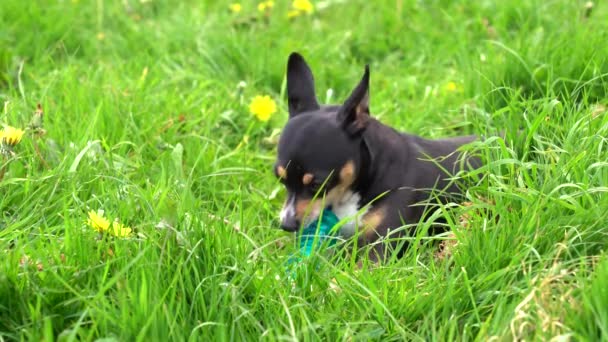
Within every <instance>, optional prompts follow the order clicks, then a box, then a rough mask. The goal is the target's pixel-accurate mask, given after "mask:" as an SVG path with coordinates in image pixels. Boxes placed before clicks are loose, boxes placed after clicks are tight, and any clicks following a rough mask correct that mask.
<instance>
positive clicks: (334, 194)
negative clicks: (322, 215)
mask: <svg viewBox="0 0 608 342" xmlns="http://www.w3.org/2000/svg"><path fill="white" fill-rule="evenodd" d="M339 176H340V181H339V182H338V184H337V185H336V186H334V187H333V188H332V189H331V190H329V191H328V192H327V193H326V194H325V196H324V197H323V196H319V197H317V199H315V201H314V203H313V207H312V210H311V211H310V212H311V213H314V212H317V211H319V210H320V208H323V207H324V206H328V205H335V204H337V203H338V202H339V201H340V200H341V199H342V198H343V197H344V194H345V193H346V192H347V191H348V190H349V189H350V186H351V185H353V183H354V182H355V163H354V162H353V161H352V160H351V161H348V162H346V164H344V166H343V167H342V169H340V172H339Z"/></svg>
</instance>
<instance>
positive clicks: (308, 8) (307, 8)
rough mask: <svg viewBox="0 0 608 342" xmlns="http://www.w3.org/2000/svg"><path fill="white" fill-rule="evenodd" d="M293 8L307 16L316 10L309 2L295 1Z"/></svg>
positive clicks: (304, 0) (303, 0) (306, 0)
mask: <svg viewBox="0 0 608 342" xmlns="http://www.w3.org/2000/svg"><path fill="white" fill-rule="evenodd" d="M291 6H292V7H293V8H295V9H296V10H298V11H302V12H305V13H307V14H311V13H312V12H313V11H314V10H315V6H314V5H313V4H312V2H310V1H309V0H293V3H292V4H291Z"/></svg>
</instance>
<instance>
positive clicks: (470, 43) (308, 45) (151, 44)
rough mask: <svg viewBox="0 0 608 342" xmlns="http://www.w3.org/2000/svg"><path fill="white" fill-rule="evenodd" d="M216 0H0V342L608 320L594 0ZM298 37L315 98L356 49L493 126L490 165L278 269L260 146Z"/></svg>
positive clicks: (378, 334) (421, 118)
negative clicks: (415, 211)
mask: <svg viewBox="0 0 608 342" xmlns="http://www.w3.org/2000/svg"><path fill="white" fill-rule="evenodd" d="M229 5H230V2H224V1H210V0H208V1H193V0H186V1H160V0H138V1H136V0H124V1H102V0H97V1H85V0H53V1H41V0H32V1H23V0H2V1H1V2H0V101H1V102H0V105H2V106H1V107H0V126H6V125H9V126H12V127H15V128H18V129H23V130H25V134H24V135H23V137H22V139H21V141H20V142H18V141H17V140H18V139H17V137H16V135H15V134H16V133H15V134H13V133H11V136H10V137H5V138H4V143H3V145H2V149H1V150H2V151H1V152H2V154H1V156H0V341H11V340H27V341H30V340H31V341H41V340H44V341H72V340H79V341H89V340H104V341H140V340H141V341H167V340H192V341H200V340H237V341H240V340H258V339H262V340H271V341H274V340H327V341H333V340H348V341H350V340H475V339H477V340H513V339H518V340H521V339H523V340H535V339H538V340H549V339H551V338H558V337H559V338H562V339H565V340H568V339H572V340H582V341H585V340H598V339H601V338H606V336H608V258H606V253H605V249H606V247H607V246H608V224H607V222H608V194H607V192H608V139H607V137H608V110H607V105H608V96H607V94H608V60H607V58H608V57H607V56H608V44H606V42H607V41H608V21H607V20H606V18H607V17H608V6H606V3H603V2H600V1H596V2H595V4H593V3H587V2H585V1H570V0H561V1H558V0H550V1H537V0H532V1H523V0H522V1H517V0H505V1H489V0H484V1H440V0H436V1H402V0H394V1H391V0H383V1H365V0H353V1H339V0H326V1H312V5H313V6H314V9H313V11H312V13H306V12H304V11H300V12H297V13H296V12H293V7H292V2H291V1H275V2H274V5H273V6H270V4H269V3H268V2H262V3H261V5H260V3H259V2H257V1H243V2H242V3H240V5H241V6H240V8H239V7H235V6H229ZM239 9H240V10H239ZM260 9H261V10H260ZM237 10H238V11H237ZM288 14H289V15H288ZM292 51H299V52H300V53H302V54H303V55H304V56H305V57H306V58H307V60H308V62H309V63H310V65H311V67H312V69H313V71H314V73H315V77H316V81H317V91H318V93H319V97H320V100H321V101H322V102H338V103H339V102H341V101H343V100H344V99H345V97H346V96H347V95H348V94H349V93H350V91H351V90H352V88H353V87H354V86H355V85H356V82H357V81H358V80H359V79H360V77H361V75H362V73H363V70H364V65H365V64H370V68H371V87H370V89H371V104H370V109H371V112H372V114H373V115H374V116H375V117H376V118H378V119H379V120H381V121H382V122H384V123H386V124H390V125H392V126H394V127H396V128H398V129H401V130H404V131H408V132H411V133H414V134H418V135H422V136H425V137H430V138H438V137H446V136H454V135H459V134H470V133H475V134H480V135H485V136H492V135H494V134H496V133H497V132H499V131H503V130H504V131H505V132H506V138H505V139H504V140H503V139H496V138H490V139H488V140H487V141H485V142H483V143H478V144H473V145H472V146H470V147H469V148H470V149H471V153H478V154H479V155H481V156H482V157H483V159H484V160H485V162H486V164H485V167H484V168H482V169H481V170H480V171H479V172H472V173H469V174H462V175H460V176H461V178H462V180H461V181H462V182H463V184H467V186H466V188H467V192H466V196H467V200H466V202H464V203H453V204H452V205H451V206H449V208H448V207H443V208H438V209H437V211H435V212H434V213H433V215H432V216H431V217H430V218H429V219H428V220H427V221H425V222H422V223H421V227H428V226H429V224H430V223H431V221H432V220H433V219H435V218H437V217H438V216H442V217H444V218H446V219H447V221H448V223H449V225H450V227H451V228H452V231H453V234H443V235H440V236H437V237H434V238H430V237H428V236H427V235H425V234H424V229H423V230H421V232H420V233H419V234H417V235H416V236H413V237H410V238H408V242H410V243H411V246H412V248H410V249H408V251H407V252H406V253H405V255H404V256H403V258H401V259H393V260H391V261H390V262H388V263H386V264H383V265H379V266H376V267H367V266H366V267H364V268H362V269H360V268H359V267H357V260H356V259H355V257H354V256H348V255H347V256H342V257H340V256H336V257H330V256H329V255H325V254H323V253H321V254H319V255H315V256H313V257H312V258H311V259H310V261H309V262H307V263H305V264H304V265H303V266H302V268H301V271H299V273H298V274H297V277H296V278H295V279H290V278H289V277H287V272H286V268H285V262H286V260H287V259H288V257H289V255H290V253H292V252H293V251H294V249H295V247H296V244H295V240H294V237H293V236H292V235H289V234H287V233H285V232H282V231H281V230H280V229H278V222H277V221H278V212H279V210H280V207H281V204H282V198H283V195H284V191H283V189H282V187H281V184H280V183H279V182H278V181H277V180H276V179H275V177H274V175H273V173H272V165H273V162H274V155H275V152H276V141H277V136H278V134H280V129H281V128H282V126H283V124H284V123H285V122H286V120H287V104H286V98H285V65H286V62H287V57H288V55H289V53H290V52H292ZM256 96H269V97H270V98H271V99H272V100H273V101H275V102H276V105H277V110H276V112H275V113H274V114H273V115H272V116H271V117H270V118H269V120H268V121H262V120H259V118H258V117H256V116H254V115H252V114H251V113H250V110H249V104H250V103H251V101H252V99H253V98H254V97H256ZM38 104H39V105H40V107H39V108H38V107H37V106H38ZM9 130H10V129H9V128H8V127H6V128H4V132H5V133H10V132H9ZM12 145H14V146H12ZM91 212H92V213H98V214H99V215H103V217H104V219H105V221H104V219H102V218H100V219H97V220H95V221H94V222H88V220H89V213H91ZM100 231H101V232H100ZM363 259H365V258H363Z"/></svg>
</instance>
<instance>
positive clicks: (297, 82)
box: [287, 52, 320, 118]
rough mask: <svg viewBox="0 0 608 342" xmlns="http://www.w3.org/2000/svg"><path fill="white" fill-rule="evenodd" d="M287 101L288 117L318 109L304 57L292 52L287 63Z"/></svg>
mask: <svg viewBox="0 0 608 342" xmlns="http://www.w3.org/2000/svg"><path fill="white" fill-rule="evenodd" d="M287 100H288V103H289V117H290V118H292V117H294V116H296V115H298V114H300V113H303V112H308V111H312V110H317V109H319V108H320V107H319V103H318V102H317V97H316V95H315V81H314V78H313V76H312V71H310V68H309V67H308V64H306V61H305V60H304V57H302V56H301V55H300V54H299V53H297V52H293V53H292V54H291V55H289V61H288V62H287Z"/></svg>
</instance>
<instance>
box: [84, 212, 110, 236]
mask: <svg viewBox="0 0 608 342" xmlns="http://www.w3.org/2000/svg"><path fill="white" fill-rule="evenodd" d="M87 225H88V226H89V227H91V228H93V229H95V230H96V231H98V232H104V231H106V230H108V228H110V221H108V219H107V218H105V217H104V216H103V210H98V211H93V210H91V211H89V219H88V220H87Z"/></svg>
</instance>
